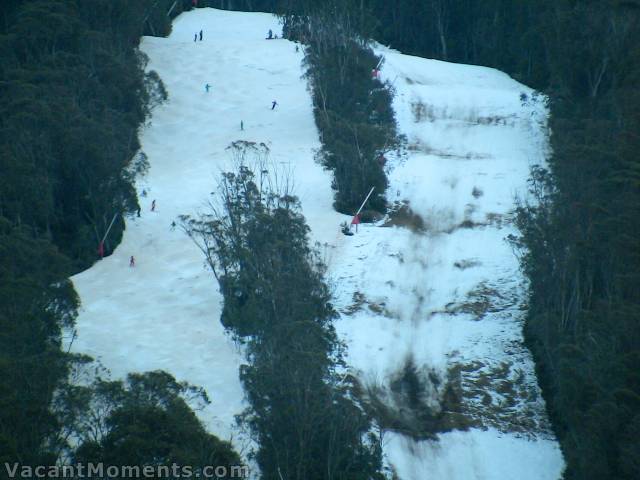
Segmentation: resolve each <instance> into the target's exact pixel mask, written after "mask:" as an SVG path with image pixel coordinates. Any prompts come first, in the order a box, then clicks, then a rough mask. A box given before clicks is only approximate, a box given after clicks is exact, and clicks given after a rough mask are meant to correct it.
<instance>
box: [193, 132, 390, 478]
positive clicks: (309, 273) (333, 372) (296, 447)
mask: <svg viewBox="0 0 640 480" xmlns="http://www.w3.org/2000/svg"><path fill="white" fill-rule="evenodd" d="M232 151H233V155H234V156H235V158H236V167H235V169H234V170H233V171H231V172H226V173H224V174H223V176H222V179H221V181H220V184H219V192H220V193H219V197H218V198H217V199H216V200H215V201H213V202H212V204H211V209H210V212H209V213H206V214H204V215H201V216H199V217H197V218H192V217H183V218H182V225H183V227H184V228H185V230H186V231H187V233H188V234H189V235H190V236H191V238H193V239H194V240H195V242H196V243H197V244H198V245H199V247H200V248H201V249H202V251H203V253H204V255H205V257H206V258H207V261H208V263H209V265H210V267H211V269H212V270H213V272H214V274H215V276H216V278H217V280H218V284H219V287H220V290H221V292H222V294H223V296H224V308H223V313H222V321H223V323H224V325H225V326H226V327H227V328H228V329H230V331H231V332H233V334H234V335H235V336H236V338H237V339H238V340H240V341H241V342H243V343H244V344H245V346H246V352H247V358H248V361H249V364H248V365H246V366H244V367H243V368H242V370H241V380H242V382H243V385H244V388H245V391H246V394H247V398H248V400H249V403H250V407H249V408H247V410H246V411H245V412H244V413H243V414H242V415H241V416H240V418H239V420H240V421H241V424H242V425H244V426H245V427H246V428H247V429H248V431H249V432H250V434H251V435H252V437H253V438H254V439H255V441H256V443H257V445H258V450H257V451H256V452H255V459H256V461H257V463H258V465H259V467H260V470H261V472H262V475H263V476H264V478H275V479H278V478H288V479H299V480H303V479H309V478H318V479H363V480H364V479H371V478H383V477H382V476H381V474H380V468H381V465H380V464H381V458H380V456H381V451H380V447H379V439H378V438H377V437H376V436H374V435H373V434H372V433H370V430H371V425H370V423H369V420H368V418H367V416H366V415H365V413H364V412H363V411H362V409H361V408H360V407H359V406H358V404H357V403H355V402H354V401H353V400H352V395H351V391H352V387H353V385H352V382H351V381H350V380H349V377H348V376H347V375H340V374H339V370H340V369H341V367H342V366H343V365H342V361H341V345H340V343H339V341H338V339H337V337H336V333H335V331H334V329H333V326H332V320H333V319H334V317H335V316H336V313H335V311H334V309H333V307H332V305H331V303H330V300H331V297H330V292H329V290H328V288H327V285H326V284H325V283H324V280H323V273H324V265H323V264H322V263H321V261H320V260H319V258H318V256H317V254H316V252H314V251H313V250H312V249H311V248H310V247H309V239H308V231H309V228H308V227H307V225H306V223H305V220H304V217H303V216H302V214H301V213H300V204H299V202H298V200H297V198H296V197H295V196H294V195H293V192H292V188H291V181H290V178H289V177H288V176H287V175H286V174H284V175H283V174H282V172H280V173H278V172H277V171H275V170H274V169H273V168H270V167H269V166H268V164H265V163H263V162H259V161H254V160H252V159H255V158H256V157H258V158H263V159H264V158H266V157H267V154H268V151H267V150H266V147H265V146H264V145H256V144H252V143H247V142H236V143H235V144H234V145H233V146H232ZM247 160H249V161H247Z"/></svg>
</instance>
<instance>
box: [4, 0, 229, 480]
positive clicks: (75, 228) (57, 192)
mask: <svg viewBox="0 0 640 480" xmlns="http://www.w3.org/2000/svg"><path fill="white" fill-rule="evenodd" d="M172 3H173V2H172V1H169V0H161V1H158V0H140V1H136V2H129V1H126V0H108V1H104V0H72V1H67V0H12V1H6V2H2V3H1V4H0V19H1V20H2V21H1V23H0V59H1V60H0V305H1V308H0V376H1V378H2V383H1V386H0V463H2V464H4V462H9V463H12V462H20V463H21V464H22V465H37V464H43V463H44V464H55V462H56V461H61V459H62V457H61V455H63V454H65V455H66V457H65V458H67V460H69V461H71V460H70V459H72V458H73V448H74V445H72V444H70V443H68V441H67V440H68V439H69V438H70V437H68V435H71V433H70V432H72V431H73V435H74V436H75V438H76V440H78V439H80V440H82V439H83V435H85V434H86V433H87V432H88V431H89V430H84V431H83V430H82V429H81V428H80V427H82V426H83V425H84V427H87V425H86V424H82V423H79V424H73V422H71V417H70V416H69V415H70V411H71V410H74V411H75V412H76V417H78V416H82V415H84V417H97V416H99V415H98V414H99V412H98V411H96V410H95V409H94V406H95V402H94V403H92V402H85V403H82V402H80V403H82V405H80V404H79V403H78V401H77V400H78V396H77V395H76V396H73V395H70V394H69V393H70V392H71V391H73V390H74V387H73V386H72V385H70V384H69V383H68V378H69V374H70V372H71V371H72V370H73V368H75V367H74V366H75V365H77V364H78V362H79V361H81V360H82V361H84V360H83V359H80V358H78V357H75V356H73V355H70V354H69V353H68V352H66V351H64V350H63V349H62V348H63V345H62V331H63V329H67V330H72V329H73V324H74V320H75V317H76V311H77V307H78V298H77V295H76V293H75V291H74V290H73V287H72V285H71V283H70V282H69V281H68V277H69V276H70V275H72V274H74V273H76V272H78V271H79V270H80V269H82V268H86V267H88V266H89V265H90V264H91V263H92V262H93V261H95V260H96V258H97V253H96V248H97V246H98V242H99V240H100V239H101V237H102V236H103V235H104V233H105V231H106V229H107V227H108V224H109V223H110V222H111V221H112V220H113V219H115V221H114V228H113V230H112V234H111V236H110V237H109V239H108V243H107V245H106V246H107V253H109V251H110V250H111V249H113V248H115V246H116V245H117V243H118V242H119V240H120V238H121V236H122V230H123V228H124V222H123V216H125V215H127V214H130V213H131V212H133V211H135V209H136V207H137V198H136V194H135V190H134V188H133V186H132V181H133V176H134V175H135V173H136V171H137V170H139V169H141V168H142V169H143V168H145V157H144V155H139V156H136V157H135V158H134V154H135V153H136V152H137V151H138V150H139V148H140V145H139V143H138V138H137V129H138V127H139V126H140V125H141V123H142V122H143V121H144V120H145V118H146V116H147V114H148V113H149V109H150V108H151V107H152V106H153V105H154V103H155V102H158V101H162V100H163V98H166V92H164V90H163V87H162V84H161V82H160V80H159V78H158V76H157V75H156V74H154V73H153V72H150V73H148V74H145V73H144V70H143V67H144V65H145V58H144V56H143V55H142V54H141V53H140V52H139V51H138V50H137V48H136V47H137V45H138V43H139V41H140V37H141V35H142V34H156V35H164V34H167V33H168V32H169V30H170V17H169V16H167V12H168V10H169V8H170V6H171V4H172ZM182 7H183V4H182V3H180V2H179V4H178V5H176V6H175V7H174V12H173V14H177V13H179V12H180V11H181V9H182ZM152 377H153V376H151V377H143V379H144V378H152ZM153 378H155V380H158V379H159V378H162V382H160V383H161V384H162V385H159V384H158V382H157V381H156V382H155V383H154V382H146V381H141V380H140V379H139V378H138V377H135V378H134V377H131V378H130V379H129V381H128V384H127V385H126V386H125V385H121V384H113V385H112V387H113V388H112V393H114V392H115V390H113V389H116V390H117V392H115V393H114V395H115V396H116V397H117V399H119V400H116V399H115V397H114V398H112V399H111V400H112V403H111V408H110V410H109V411H110V413H109V414H108V415H106V416H105V418H104V421H105V424H104V429H103V433H104V434H105V435H106V436H104V438H98V437H96V438H94V440H95V442H97V443H95V442H94V443H92V444H91V445H90V446H91V448H89V444H88V443H87V442H86V441H83V442H82V443H80V444H79V443H77V442H76V443H75V446H78V445H80V446H81V449H80V450H79V451H78V453H77V454H78V455H81V456H84V457H83V458H98V459H110V460H111V459H114V458H116V457H118V458H123V459H124V458H127V459H129V460H133V459H135V458H136V455H138V454H139V455H138V457H137V458H138V461H140V462H142V461H146V460H145V458H147V457H144V455H145V454H143V450H144V448H146V447H144V448H143V446H142V443H144V442H145V441H149V442H150V444H149V445H147V446H148V447H149V448H151V449H152V450H153V448H155V447H153V446H152V443H153V442H160V441H165V442H169V443H172V442H173V443H174V445H177V443H175V442H178V441H185V438H186V437H189V438H190V439H191V440H193V441H194V442H195V441H197V442H200V441H201V442H204V443H203V445H205V444H207V445H213V443H215V441H214V440H213V439H212V438H209V437H207V435H206V434H205V433H204V432H203V430H202V427H201V426H200V425H199V423H197V420H196V419H195V417H193V413H189V411H188V408H187V407H186V404H182V403H180V401H179V400H178V398H177V393H176V389H178V390H179V389H180V388H182V387H176V386H175V385H177V384H175V381H173V380H172V379H170V378H167V377H166V376H162V375H160V377H159V376H155V377H153ZM134 380H135V381H134ZM172 382H173V383H172ZM105 385H107V383H105V382H98V383H96V384H95V385H94V387H92V388H91V389H88V390H87V389H85V390H83V392H84V393H83V394H82V396H83V397H84V398H85V399H86V398H87V395H93V396H94V397H95V398H97V397H98V396H99V391H100V389H104V388H103V387H104V386H105ZM110 388H111V387H110ZM154 389H155V390H156V391H161V390H162V389H165V390H166V391H167V392H168V391H170V392H171V402H170V403H167V402H166V401H162V402H160V403H162V405H161V406H160V405H159V404H158V403H156V404H151V403H149V402H146V403H145V402H142V401H140V402H137V401H133V400H134V399H133V397H131V395H133V393H134V392H138V393H137V394H136V396H135V399H138V398H140V399H142V398H144V394H141V393H140V392H145V393H146V394H147V395H149V394H151V393H152V390H154ZM75 392H76V393H78V392H80V390H77V389H76V390H75ZM116 393H117V395H116ZM68 394H69V395H68ZM100 395H102V394H100ZM166 395H169V393H167V394H166ZM166 395H165V398H169V397H167V396H166ZM129 397H131V398H129ZM101 398H103V397H101ZM103 400H104V398H103ZM118 402H119V403H118ZM103 403H104V402H103ZM81 407H82V408H81ZM70 409H71V410H70ZM164 417H167V419H168V420H170V421H173V424H172V425H174V426H175V429H176V430H175V431H174V432H171V433H167V437H172V436H174V433H175V434H176V436H175V439H166V438H165V439H164V440H163V439H159V438H150V437H148V436H146V435H145V438H142V437H143V435H142V434H141V433H142V432H143V431H144V430H143V428H146V429H147V430H150V429H151V428H152V426H153V425H155V424H157V423H158V422H163V421H164V419H163V418H164ZM172 418H175V420H171V419H172ZM154 422H156V423H155V424H154ZM145 423H146V427H145V426H144V425H143V424H145ZM72 427H73V428H72ZM87 428H89V427H87ZM136 429H140V430H139V431H138V432H139V434H138V437H137V439H136V438H135V435H134V434H135V431H137V430H136ZM83 432H84V433H83ZM180 432H182V436H181V437H180V436H179V435H177V433H180ZM132 435H134V436H132ZM116 438H117V441H116V440H115V439H116ZM123 439H125V444H126V445H128V447H127V448H126V449H125V448H124V447H123V445H122V444H121V443H120V442H122V440H123ZM191 440H189V441H191ZM127 442H128V443H127ZM131 442H138V446H139V447H140V448H137V449H136V448H130V447H131V445H132V443H131ZM207 442H209V443H207ZM116 443H117V444H118V445H119V446H117V448H116ZM166 446H167V445H165V447H166ZM224 448H227V449H228V446H226V445H225V447H224ZM118 449H119V450H118ZM125 450H126V451H125ZM223 450H224V449H223ZM149 451H151V450H149ZM160 451H164V450H162V449H161V448H159V449H156V450H153V452H155V453H154V454H153V455H156V456H157V455H159V454H158V452H160ZM88 452H91V455H89V453H88ZM228 453H229V452H227V451H225V453H224V455H227V454H228ZM121 454H122V455H125V454H126V455H128V456H127V457H124V456H121ZM149 455H151V453H149ZM227 457H228V456H227ZM227 457H225V458H227ZM154 458H156V457H154ZM157 458H162V457H160V456H157ZM228 458H231V457H228ZM234 461H235V460H234ZM5 474H6V471H5V469H4V468H3V469H2V473H1V474H0V475H2V476H4V475H5Z"/></svg>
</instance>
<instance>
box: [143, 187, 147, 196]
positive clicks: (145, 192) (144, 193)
mask: <svg viewBox="0 0 640 480" xmlns="http://www.w3.org/2000/svg"><path fill="white" fill-rule="evenodd" d="M142 196H143V197H146V196H147V191H146V190H144V189H143V190H142Z"/></svg>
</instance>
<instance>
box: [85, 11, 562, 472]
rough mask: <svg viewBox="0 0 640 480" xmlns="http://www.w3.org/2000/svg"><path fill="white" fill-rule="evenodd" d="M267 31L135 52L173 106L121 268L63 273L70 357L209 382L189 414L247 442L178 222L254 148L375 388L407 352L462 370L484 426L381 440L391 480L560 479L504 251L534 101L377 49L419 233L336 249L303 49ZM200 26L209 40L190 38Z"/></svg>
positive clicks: (228, 365) (399, 169)
mask: <svg viewBox="0 0 640 480" xmlns="http://www.w3.org/2000/svg"><path fill="white" fill-rule="evenodd" d="M277 27H278V23H277V20H276V19H275V18H274V17H273V16H271V15H268V14H256V13H251V14H249V13H239V12H227V11H220V10H214V9H197V10H195V11H192V12H188V13H185V14H182V15H181V16H180V17H178V18H177V19H176V21H175V22H174V27H173V32H172V34H171V35H170V37H169V38H149V37H146V38H144V39H143V42H142V45H141V50H142V51H144V52H145V53H146V54H147V55H148V56H149V59H150V62H149V66H148V68H149V69H153V70H156V71H157V72H158V73H159V75H160V77H161V78H162V80H163V82H164V83H165V85H166V87H167V90H168V92H169V101H168V102H167V103H165V104H164V105H162V106H160V107H158V108H157V109H156V110H155V111H154V112H153V116H152V118H151V121H150V123H149V125H148V126H146V127H145V128H144V129H143V130H142V132H141V143H142V149H143V150H144V152H145V153H146V154H147V155H148V158H149V162H150V165H151V168H150V171H149V173H148V175H147V176H146V177H144V178H141V179H140V180H139V182H138V185H137V187H138V192H139V194H140V195H142V192H143V190H144V191H145V192H146V193H147V195H146V197H145V196H141V197H140V199H141V204H142V206H143V212H142V217H141V218H139V219H138V218H132V219H129V220H128V221H127V230H126V232H125V235H124V238H123V242H122V244H121V245H120V246H119V247H118V249H117V251H116V252H115V253H114V254H113V255H112V256H110V257H108V258H106V259H105V260H103V261H101V262H99V263H97V264H96V265H94V266H93V267H92V268H91V269H89V270H87V271H85V272H82V273H81V274H78V275H76V276H75V277H73V281H74V284H75V286H76V289H77V291H78V293H79V294H80V297H81V300H82V311H81V313H80V316H79V318H78V322H77V324H78V338H77V339H76V341H75V342H74V344H73V349H74V351H76V352H82V353H87V354H90V355H92V356H94V357H96V358H97V359H99V360H100V361H101V362H102V363H103V364H104V365H105V366H106V367H107V368H109V369H110V370H111V372H112V374H113V375H114V377H123V376H124V375H126V373H127V372H130V371H146V370H154V369H164V370H166V371H168V372H170V373H172V374H173V375H174V376H175V377H176V378H177V379H178V380H180V381H182V380H186V381H189V382H191V383H193V384H196V385H200V386H203V387H205V389H206V390H207V392H208V393H209V396H210V397H211V400H212V404H211V405H210V406H208V407H206V408H205V409H204V410H201V411H199V412H198V414H199V416H200V418H201V419H202V420H203V421H204V422H205V425H206V426H207V428H208V429H209V430H210V431H212V432H213V433H215V434H217V435H219V436H221V437H222V438H227V439H228V438H233V439H234V442H235V444H236V446H237V447H238V448H243V447H244V443H243V442H242V440H241V439H240V438H239V437H238V432H237V430H236V429H235V426H234V415H236V414H238V413H240V411H241V410H242V408H243V392H242V388H241V385H240V382H239V380H238V367H239V365H240V364H241V363H242V362H243V357H242V352H240V351H239V350H238V349H237V348H236V346H235V345H234V344H233V342H232V341H231V340H230V338H229V337H228V336H227V335H226V334H225V333H224V331H223V328H222V326H221V325H220V322H219V317H220V311H221V308H220V307H221V305H220V302H221V297H220V296H219V295H218V294H217V293H216V291H217V285H216V282H215V279H214V278H213V276H212V275H211V274H210V272H208V271H207V270H206V269H205V268H204V261H203V258H202V255H201V252H200V251H199V250H198V249H197V247H195V245H193V244H192V243H191V242H190V241H189V240H188V239H187V238H186V236H185V235H184V234H183V233H182V232H180V231H179V230H177V229H176V230H173V229H172V228H171V222H172V221H173V220H174V219H175V218H176V217H177V216H178V215H180V214H192V213H196V212H197V211H199V210H202V209H203V208H204V204H205V202H206V200H207V198H208V196H209V194H210V192H212V191H213V190H214V188H215V185H216V181H217V180H216V179H217V177H218V175H219V173H220V171H221V170H222V169H223V168H224V166H225V165H226V164H227V161H228V156H227V153H226V152H225V148H226V147H227V146H228V145H229V144H230V143H231V142H232V141H235V140H240V139H242V140H248V141H256V142H265V143H266V144H267V145H268V146H269V148H270V150H271V160H272V161H273V162H275V164H276V165H279V164H283V165H285V166H287V167H289V168H291V170H292V171H293V174H294V175H295V183H296V192H297V194H298V196H299V197H300V199H301V202H302V206H303V212H304V214H305V216H306V218H307V221H308V223H309V225H310V227H311V229H312V235H313V238H314V240H316V241H318V242H319V243H320V244H321V245H323V246H324V247H323V248H324V253H325V254H326V258H327V260H328V263H329V275H330V281H331V283H332V286H333V288H334V291H335V296H336V305H337V307H338V308H339V309H340V310H341V311H342V312H344V313H343V315H342V316H341V318H340V319H339V320H338V322H337V323H336V327H337V329H338V332H339V333H340V335H341V336H342V338H343V339H344V340H345V341H346V342H347V344H348V346H349V357H348V360H349V362H350V365H351V366H352V367H353V369H354V371H355V372H357V374H358V376H359V378H360V379H361V381H362V382H363V383H365V384H367V383H369V382H371V381H372V380H376V381H377V382H378V383H379V384H381V385H385V383H388V382H389V379H390V378H392V377H393V375H394V373H395V372H397V371H398V369H400V368H401V367H402V365H403V363H404V361H405V359H406V358H407V357H408V356H409V355H411V356H412V357H413V358H414V360H415V362H416V365H417V366H418V367H419V368H421V369H424V370H425V371H426V370H432V369H433V371H435V372H436V373H437V374H439V375H446V372H447V371H448V370H449V369H451V368H453V367H456V366H460V367H461V370H460V378H461V381H462V386H463V389H465V391H468V392H469V394H468V395H466V396H465V400H464V409H465V414H467V415H468V416H469V418H472V419H474V421H477V425H478V426H477V427H476V428H473V429H471V430H470V431H468V432H461V431H454V432H451V433H447V434H444V435H441V437H440V441H439V442H432V441H421V442H417V441H414V440H410V439H408V438H406V437H403V436H402V435H400V434H397V433H387V434H385V453H386V454H387V457H388V460H389V463H390V464H391V465H392V466H393V467H394V468H395V469H396V470H397V472H398V474H399V475H400V478H402V479H403V480H410V479H420V480H422V479H424V478H434V479H440V478H442V479H461V480H462V479H464V480H468V479H493V478H495V479H496V480H497V479H501V480H502V479H509V478H513V479H527V478H531V479H555V478H558V477H559V474H560V471H561V468H562V465H563V463H562V458H561V455H560V452H559V449H558V446H557V444H556V442H555V441H554V440H553V438H552V437H551V435H550V434H549V433H548V426H547V425H546V419H545V416H544V411H543V404H542V401H541V399H540V395H539V391H538V388H537V386H536V383H535V377H534V374H533V364H532V361H531V358H530V355H529V354H528V352H527V351H526V350H525V349H524V348H523V347H522V345H521V340H522V338H521V326H522V325H521V324H522V320H523V315H524V312H523V310H522V303H523V300H524V287H523V278H522V276H521V274H520V273H519V272H518V268H517V267H518V266H517V261H516V259H515V258H514V257H513V254H512V252H511V250H510V248H509V246H508V245H507V244H506V243H505V242H504V237H505V236H506V235H507V234H508V233H511V232H512V231H513V227H511V226H510V224H509V212H510V211H511V209H512V208H513V200H514V194H515V193H517V192H522V191H524V188H525V186H526V179H527V175H528V169H529V166H530V165H531V164H534V163H540V162H542V161H543V160H544V156H545V149H546V138H545V134H544V122H545V118H546V111H545V109H544V106H543V105H542V103H541V102H539V101H536V102H532V101H531V97H532V93H533V92H531V90H530V89H528V88H526V87H524V86H522V85H520V84H518V83H517V82H515V81H513V80H512V79H510V78H509V77H508V76H507V75H505V74H503V73H501V72H498V71H496V70H492V69H487V68H482V67H470V66H464V65H454V64H449V63H445V62H438V61H433V60H425V59H420V58H417V57H410V56H406V55H402V54H400V53H397V52H394V51H391V50H388V49H385V48H384V47H379V50H380V52H381V53H384V55H385V59H386V61H385V64H384V66H383V68H382V74H383V75H384V76H385V77H386V78H388V79H389V80H390V81H391V82H393V85H394V88H395V89H396V91H397V95H396V98H395V104H394V105H395V108H396V112H397V118H398V122H399V127H400V132H401V133H403V134H405V135H406V136H407V149H406V150H405V151H404V153H403V154H401V155H396V156H394V155H390V156H389V159H390V161H389V164H388V165H389V169H390V172H389V179H390V183H391V187H390V188H389V191H388V198H389V200H390V202H391V203H393V202H396V201H398V202H403V201H407V202H408V203H409V206H410V208H411V209H412V210H413V211H414V212H415V213H416V214H417V215H419V216H420V217H421V218H422V219H423V221H424V225H423V227H424V228H423V229H421V230H420V231H416V232H414V231H411V230H410V229H407V228H398V227H384V228H383V227H380V226H372V225H361V226H360V232H359V233H358V234H357V235H355V236H354V237H345V236H343V235H342V234H340V233H339V224H340V222H341V221H342V220H343V218H344V217H343V216H342V215H340V214H338V213H336V212H335V211H333V209H332V207H331V204H332V197H333V195H332V192H331V189H330V184H331V176H330V174H329V173H328V172H326V171H323V170H322V168H321V167H320V166H319V165H317V164H316V163H315V162H314V152H315V150H316V149H318V148H319V146H320V145H319V143H318V132H317V130H316V127H315V124H314V121H313V112H312V105H311V99H310V96H309V93H308V92H307V89H306V83H305V82H304V80H303V79H301V74H302V70H301V65H300V62H301V60H302V52H296V51H295V46H294V44H293V43H291V42H288V41H286V40H273V41H265V40H264V37H265V34H266V32H267V31H268V30H269V29H272V30H273V31H274V32H277V33H278V34H279V33H280V32H279V30H278V28H277ZM201 29H202V30H203V34H204V39H203V41H202V42H200V41H197V42H194V40H193V39H194V33H196V32H199V31H200V30H201ZM207 83H208V84H210V85H211V88H210V91H209V92H206V91H205V88H204V86H205V84H207ZM522 93H525V94H526V98H527V101H526V102H524V103H525V104H524V105H523V101H522V99H521V94H522ZM272 100H277V102H278V107H277V108H276V109H275V110H271V102H272ZM241 121H242V122H243V124H244V130H241V129H240V122H241ZM152 200H156V205H157V207H156V209H155V211H154V212H151V211H150V205H151V202H152ZM465 222H466V223H465ZM469 227H472V228H469ZM131 255H134V256H135V258H136V266H135V267H134V268H130V267H129V266H128V265H129V257H130V256H131ZM474 292H475V293H474ZM470 295H471V296H470ZM474 295H475V296H474ZM358 298H360V299H363V301H361V302H358V301H356V300H354V299H358ZM356 303H360V305H356ZM485 307H486V308H485ZM480 317H481V318H480ZM505 365H507V366H505ZM504 382H506V384H505V383H504ZM510 384H513V385H515V387H514V388H508V385H510ZM476 387H477V388H476ZM475 390H477V392H476V393H473V392H474V391H475ZM487 396H488V398H487ZM525 419H528V421H529V423H527V422H524V423H523V421H524V420H525ZM482 427H486V428H487V429H486V430H483V429H482ZM523 432H527V433H528V435H523Z"/></svg>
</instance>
